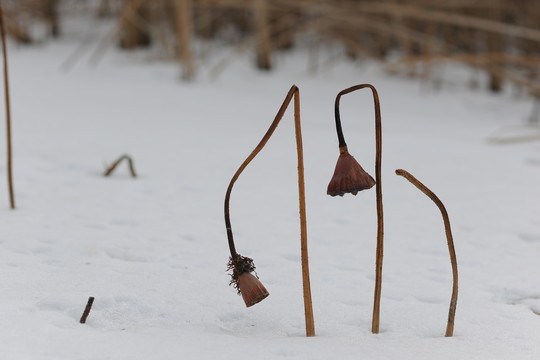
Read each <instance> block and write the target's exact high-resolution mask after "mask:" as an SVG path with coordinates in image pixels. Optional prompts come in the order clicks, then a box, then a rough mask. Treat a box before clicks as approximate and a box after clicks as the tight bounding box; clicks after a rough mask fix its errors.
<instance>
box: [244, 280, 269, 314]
mask: <svg viewBox="0 0 540 360" xmlns="http://www.w3.org/2000/svg"><path fill="white" fill-rule="evenodd" d="M238 289H239V290H240V293H241V294H242V298H243V299H244V302H245V303H246V307H250V306H253V305H255V304H257V303H258V302H261V301H262V300H264V299H265V298H266V297H267V296H268V295H270V294H269V293H268V291H267V290H266V288H265V287H264V285H263V284H262V283H261V282H260V281H259V279H257V278H256V277H255V276H253V275H252V274H250V273H243V274H241V275H240V276H239V277H238Z"/></svg>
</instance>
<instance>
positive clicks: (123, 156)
mask: <svg viewBox="0 0 540 360" xmlns="http://www.w3.org/2000/svg"><path fill="white" fill-rule="evenodd" d="M124 159H126V161H127V162H128V165H129V172H130V173H131V176H132V177H134V178H136V177H137V173H136V172H135V168H134V166H133V160H132V159H131V156H129V155H122V156H120V157H119V158H118V160H116V161H115V162H114V163H113V164H112V165H111V166H109V168H108V169H107V170H106V171H105V173H104V174H103V176H109V175H111V174H112V172H113V171H114V169H116V167H117V166H118V164H120V163H121V162H122V160H124Z"/></svg>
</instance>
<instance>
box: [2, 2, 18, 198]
mask: <svg viewBox="0 0 540 360" xmlns="http://www.w3.org/2000/svg"><path fill="white" fill-rule="evenodd" d="M0 32H1V34H0V37H1V38H2V49H3V56H4V90H5V99H6V137H7V176H8V189H9V204H10V206H11V208H12V209H15V195H14V192H13V168H12V162H11V159H12V152H11V107H10V100H9V81H8V62H7V45H6V28H5V24H4V10H3V8H2V5H1V4H0Z"/></svg>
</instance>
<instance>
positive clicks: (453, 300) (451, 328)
mask: <svg viewBox="0 0 540 360" xmlns="http://www.w3.org/2000/svg"><path fill="white" fill-rule="evenodd" d="M396 174H397V175H400V176H403V177H404V178H405V179H407V180H409V181H410V182H411V183H412V184H413V185H414V186H416V187H417V188H418V189H419V190H420V191H422V192H423V193H424V194H426V195H427V196H428V197H429V198H430V199H431V200H433V202H434V203H435V205H437V207H438V208H439V210H440V211H441V214H442V217H443V221H444V230H445V232H446V241H447V243H448V251H449V253H450V262H451V263H452V278H453V283H452V297H451V299H450V309H449V310H448V322H447V324H446V334H445V336H446V337H450V336H452V335H453V334H454V318H455V316H456V305H457V297H458V269H457V260H456V251H455V249H454V240H453V238H452V229H451V228H450V219H449V218H448V213H447V212H446V208H445V207H444V205H443V203H442V201H441V200H439V198H438V197H437V195H435V194H434V193H433V192H432V191H431V190H429V189H428V188H427V187H426V186H425V185H424V184H422V183H421V182H420V181H419V180H418V179H416V178H415V177H414V176H412V175H411V174H410V173H409V172H407V171H405V170H403V169H398V170H396Z"/></svg>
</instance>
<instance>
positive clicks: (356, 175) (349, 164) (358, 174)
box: [326, 146, 375, 196]
mask: <svg viewBox="0 0 540 360" xmlns="http://www.w3.org/2000/svg"><path fill="white" fill-rule="evenodd" d="M339 152H340V154H339V158H338V161H337V164H336V169H335V170H334V176H332V179H331V180H330V183H329V184H328V189H327V191H326V193H327V194H328V195H330V196H336V195H339V196H343V195H344V194H345V193H351V194H353V195H356V194H357V193H358V192H359V191H362V190H366V189H370V188H372V187H373V185H375V180H374V179H373V178H372V177H371V175H369V174H368V173H367V172H365V171H364V169H362V166H360V164H359V163H358V162H357V161H356V160H355V158H354V157H353V156H352V155H351V154H349V151H348V150H347V146H343V147H340V148H339Z"/></svg>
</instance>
